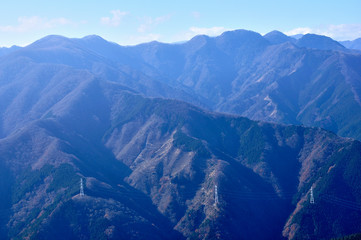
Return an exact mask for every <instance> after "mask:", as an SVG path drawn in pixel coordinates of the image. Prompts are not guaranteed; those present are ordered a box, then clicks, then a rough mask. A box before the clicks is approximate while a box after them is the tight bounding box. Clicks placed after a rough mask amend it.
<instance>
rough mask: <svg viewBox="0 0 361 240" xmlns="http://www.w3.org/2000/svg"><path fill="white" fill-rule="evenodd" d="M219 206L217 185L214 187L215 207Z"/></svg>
mask: <svg viewBox="0 0 361 240" xmlns="http://www.w3.org/2000/svg"><path fill="white" fill-rule="evenodd" d="M217 204H218V190H217V185H214V206H217Z"/></svg>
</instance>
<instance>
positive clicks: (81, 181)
mask: <svg viewBox="0 0 361 240" xmlns="http://www.w3.org/2000/svg"><path fill="white" fill-rule="evenodd" d="M84 195H85V194H84V187H83V178H80V197H82V196H84Z"/></svg>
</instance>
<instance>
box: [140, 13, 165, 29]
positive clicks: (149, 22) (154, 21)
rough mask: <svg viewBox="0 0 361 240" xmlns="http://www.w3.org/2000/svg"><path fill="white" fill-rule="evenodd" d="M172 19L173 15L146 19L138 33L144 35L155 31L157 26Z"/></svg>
mask: <svg viewBox="0 0 361 240" xmlns="http://www.w3.org/2000/svg"><path fill="white" fill-rule="evenodd" d="M170 18H171V15H170V14H168V15H165V16H160V17H156V18H152V17H144V18H143V20H142V22H143V23H142V24H141V25H140V26H139V27H138V32H140V33H144V32H148V31H151V30H153V29H154V28H155V27H156V26H157V25H159V24H161V23H164V22H166V21H168V20H169V19H170Z"/></svg>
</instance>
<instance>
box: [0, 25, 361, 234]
mask: <svg viewBox="0 0 361 240" xmlns="http://www.w3.org/2000/svg"><path fill="white" fill-rule="evenodd" d="M0 60H1V61H0V116H1V118H0V137H1V139H0V153H1V154H0V166H1V167H0V171H1V174H0V189H1V191H2V193H3V194H2V195H1V197H0V226H1V228H0V236H1V237H0V239H9V238H10V239H24V238H29V239H49V238H51V239H64V238H66V239H89V238H92V239H123V238H124V239H185V238H187V239H283V238H288V239H330V238H333V237H342V236H345V235H349V234H354V233H358V232H361V222H360V221H359V219H361V211H360V209H361V208H360V206H361V188H360V184H359V182H360V180H361V174H360V172H359V171H358V169H359V168H360V167H361V166H360V165H361V143H360V142H359V141H358V140H354V139H351V138H344V137H352V138H355V139H360V138H361V137H360V136H361V129H360V127H359V126H360V122H359V121H360V118H361V115H360V114H361V111H360V109H359V108H360V100H359V94H360V66H361V62H360V60H361V55H360V53H359V52H358V51H353V50H350V49H347V48H345V47H343V46H342V45H341V44H339V43H338V42H336V41H334V40H332V39H330V38H327V37H323V36H317V35H311V34H310V35H304V36H303V37H302V38H300V39H298V40H294V39H292V38H290V37H287V36H286V35H284V34H282V33H280V32H271V33H269V34H267V35H265V36H261V35H260V34H258V33H255V32H251V31H245V30H237V31H232V32H226V33H224V34H222V35H221V36H218V37H213V38H212V37H208V36H197V37H195V38H193V39H191V40H190V41H188V42H186V43H182V44H164V43H159V42H151V43H146V44H141V45H137V46H133V47H124V46H119V45H117V44H115V43H111V42H108V41H106V40H104V39H102V38H101V37H99V36H88V37H85V38H82V39H69V38H65V37H61V36H48V37H45V38H43V39H40V40H38V41H36V42H34V43H33V44H31V45H29V46H27V47H24V48H17V49H13V50H11V51H9V52H7V53H4V54H2V56H1V57H0ZM285 124H287V125H285ZM290 124H293V125H290ZM295 124H296V125H295ZM302 124H303V125H302ZM336 134H339V135H341V136H343V137H340V136H337V135H336ZM80 179H83V182H84V186H83V187H84V192H85V196H80V195H79V191H80V186H79V184H80ZM311 187H312V190H311ZM311 195H312V197H311ZM311 198H312V200H313V201H310V199H311Z"/></svg>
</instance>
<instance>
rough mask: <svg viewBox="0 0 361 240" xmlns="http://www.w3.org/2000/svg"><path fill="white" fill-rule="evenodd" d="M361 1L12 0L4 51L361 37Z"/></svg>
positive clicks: (6, 12)
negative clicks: (71, 41)
mask: <svg viewBox="0 0 361 240" xmlns="http://www.w3.org/2000/svg"><path fill="white" fill-rule="evenodd" d="M360 9H361V1H360V0H343V1H341V0H338V1H336V0H327V1H326V0H247V1H244V0H207V1H204V0H182V1H171V0H164V1H161V0H152V1H148V0H143V1H140V0H117V1H116V0H71V1H70V0H62V1H49V0H46V1H44V0H31V1H29V0H12V1H4V2H3V3H1V8H0V46H5V47H9V46H12V45H18V46H26V45H28V44H30V43H32V42H34V41H36V40H38V39H40V38H42V37H45V36H47V35H51V34H56V35H62V36H65V37H70V38H81V37H84V36H87V35H93V34H95V35H99V36H101V37H103V38H104V39H106V40H109V41H112V42H116V43H118V44H120V45H135V44H139V43H143V42H149V41H154V40H155V41H160V42H168V43H170V42H180V41H186V40H189V39H191V38H192V37H194V36H196V35H199V34H206V35H209V36H217V35H220V34H221V33H222V32H224V31H229V30H235V29H247V30H252V31H255V32H258V33H260V34H262V35H263V34H266V33H268V32H270V31H273V30H279V31H281V32H284V33H285V34H287V35H295V34H306V33H315V34H320V35H326V36H329V37H332V38H334V39H335V40H354V39H356V38H360V37H361V14H360Z"/></svg>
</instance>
